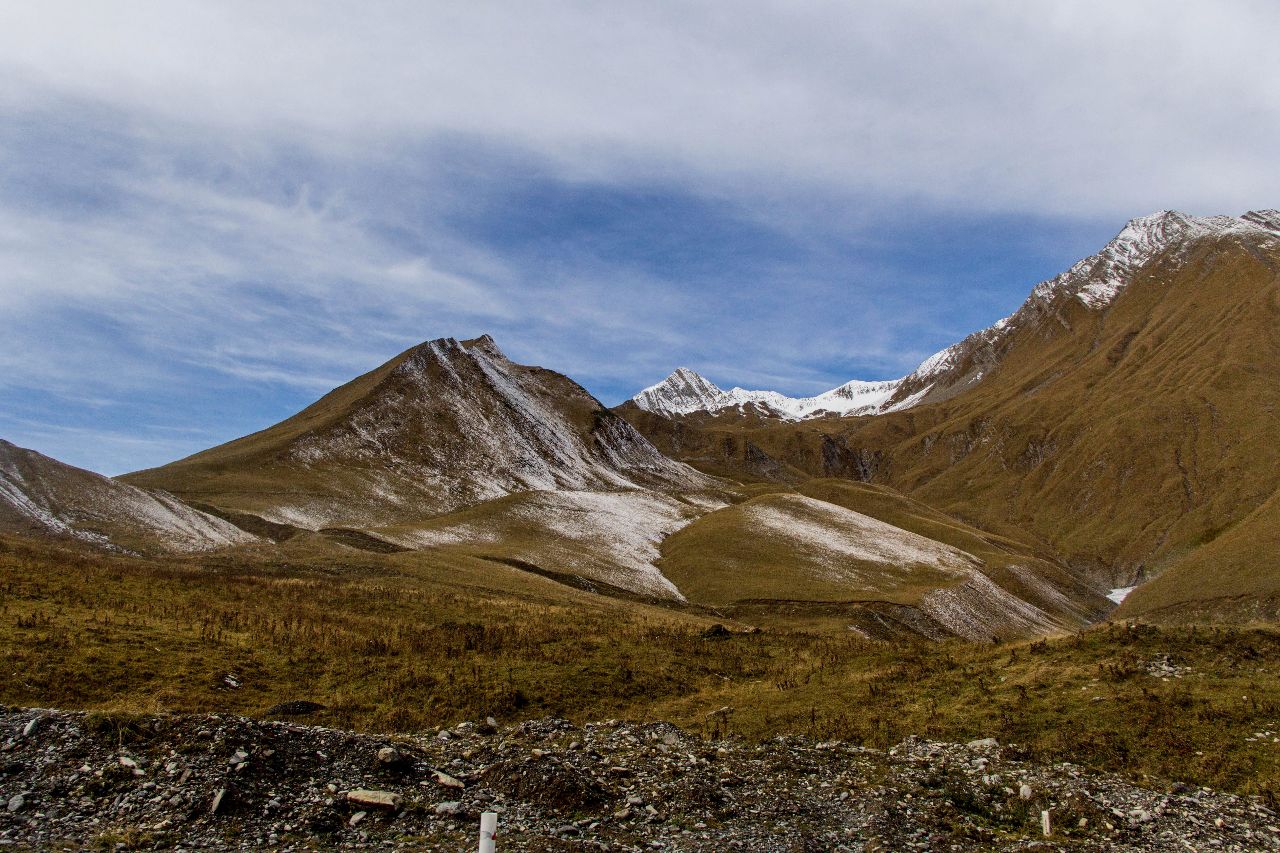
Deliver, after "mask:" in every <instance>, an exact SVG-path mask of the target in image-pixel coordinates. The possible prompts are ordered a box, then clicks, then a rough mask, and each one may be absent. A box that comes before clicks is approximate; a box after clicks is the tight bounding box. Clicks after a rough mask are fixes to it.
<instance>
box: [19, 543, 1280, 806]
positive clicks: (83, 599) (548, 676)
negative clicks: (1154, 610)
mask: <svg viewBox="0 0 1280 853" xmlns="http://www.w3.org/2000/svg"><path fill="white" fill-rule="evenodd" d="M0 546H3V547H2V548H0V649H3V652H2V657H0V661H2V665H3V668H4V672H5V674H6V675H7V676H8V677H7V678H6V679H5V681H4V686H3V688H0V701H3V702H5V703H8V704H14V705H27V706H57V707H66V708H85V709H102V710H112V711H150V712H154V711H162V710H168V711H213V710H216V711H226V712H236V713H245V714H251V715H261V714H264V713H265V712H266V710H267V709H268V708H270V707H271V706H272V705H274V704H276V703H279V702H284V701H290V700H297V699H307V700H311V701H315V702H319V703H321V704H323V705H325V706H327V709H326V710H325V711H322V712H320V713H319V714H317V715H316V716H315V717H313V718H311V719H313V720H314V721H315V722H318V723H323V724H327V725H336V726H344V727H353V728H356V729H362V730H373V731H393V732H394V731H412V730H420V729H423V728H427V727H430V726H436V725H442V724H452V723H456V722H458V721H459V720H461V719H466V718H470V719H476V718H479V717H483V716H486V715H493V716H496V717H498V718H500V719H502V720H503V721H512V720H517V719H522V718H528V717H537V716H543V715H547V714H553V715H561V716H566V717H569V718H571V719H575V720H578V721H585V720H590V719H604V718H610V717H622V718H631V719H671V720H674V721H675V722H677V723H680V724H682V725H684V726H685V727H687V728H689V729H690V730H692V731H695V732H700V733H702V734H706V735H713V734H724V733H729V734H733V735H738V736H743V737H747V738H767V737H770V736H773V735H775V734H778V733H781V732H801V733H808V734H812V735H814V736H816V737H840V738H846V739H850V740H855V741H859V742H864V743H868V744H872V745H877V746H887V745H889V744H891V743H894V742H896V741H898V740H900V739H901V738H903V737H905V736H907V735H909V734H920V735H925V736H929V737H934V738H939V739H958V740H965V739H969V738H974V737H986V736H994V737H997V738H999V739H1000V740H1001V741H1002V742H1005V743H1014V744H1018V745H1019V748H1020V749H1021V750H1022V751H1023V752H1025V753H1026V754H1030V755H1033V756H1035V757H1038V758H1042V759H1052V760H1070V761H1073V762H1076V763H1080V764H1085V765H1089V766H1094V767H1098V768H1103V769H1110V770H1117V771H1121V772H1125V773H1128V774H1130V775H1132V776H1135V777H1137V778H1141V777H1142V776H1143V775H1144V774H1150V775H1151V776H1152V777H1158V778H1177V779H1183V780H1186V781H1190V782H1199V783H1205V784H1212V785H1216V786H1219V787H1225V788H1229V789H1238V790H1242V791H1250V792H1264V793H1265V792H1269V791H1271V790H1274V789H1276V788H1277V786H1280V744H1273V743H1271V742H1270V737H1268V738H1267V739H1266V740H1265V741H1254V742H1249V741H1248V740H1247V738H1250V737H1251V736H1252V735H1253V734H1254V733H1255V732H1258V731H1263V730H1268V731H1275V730H1278V729H1280V679H1277V677H1276V674H1275V671H1274V661H1275V660H1276V659H1277V653H1280V636H1278V635H1277V634H1276V633H1275V632H1274V631H1271V630H1241V629H1207V628H1179V629H1158V628H1149V627H1142V628H1138V629H1135V630H1131V629H1128V628H1126V627H1123V626H1110V627H1102V628H1099V629H1095V630H1092V631H1089V632H1085V633H1083V634H1080V635H1076V636H1069V637H1064V638H1061V639H1057V640H1050V641H1040V642H1035V643H1023V644H1018V645H1006V646H976V645H968V644H963V643H943V644H927V643H919V644H904V645H888V644H883V643H872V642H869V641H865V640H861V639H858V638H857V637H854V636H851V635H850V633H849V632H847V631H842V630H840V629H839V624H838V623H837V622H835V621H830V620H829V621H827V622H811V621H799V620H797V621H794V622H793V623H791V624H786V623H784V622H782V621H781V620H775V622H774V623H773V624H772V625H771V627H769V628H768V629H767V630H765V631H763V632H761V633H756V634H746V633H735V634H733V635H731V636H730V637H728V638H723V639H716V638H713V637H708V636H704V634H703V632H704V630H705V629H706V627H707V625H708V624H709V621H710V620H709V619H707V618H706V617H704V616H699V615H696V614H690V613H682V612H677V611H672V610H663V609H657V608H649V607H645V606H642V605H637V604H634V603H631V604H621V603H619V602H616V601H612V600H609V599H604V598H600V597H598V596H592V595H588V594H586V593H581V592H577V591H575V590H571V589H568V588H565V587H562V586H559V585H557V584H554V583H552V582H550V581H547V580H545V579H542V578H538V577H534V576H529V575H525V574H523V573H520V572H517V571H516V570H514V569H508V568H505V567H502V566H496V565H493V564H482V563H480V562H476V563H474V564H468V563H464V562H458V563H454V564H449V565H431V564H427V563H426V562H424V560H423V557H422V556H421V555H415V554H400V555H373V554H360V553H358V552H346V553H347V556H346V557H343V558H339V557H337V556H336V555H338V554H340V553H343V552H341V551H338V550H336V549H329V550H327V551H326V550H324V549H321V548H320V547H319V546H316V549H315V550H314V551H308V550H307V549H305V548H299V549H297V550H295V551H293V552H284V553H285V554H286V556H285V557H280V556H279V555H277V559H276V560H274V561H267V560H249V559H248V558H246V557H245V556H244V555H240V556H235V557H233V556H224V557H222V558H220V559H216V560H201V561H181V562H179V561H171V562H157V561H142V560H137V559H126V558H106V557H101V556H96V555H86V554H83V553H74V552H68V551H58V550H53V549H51V548H49V547H47V546H36V545H31V544H27V543H23V542H21V541H18V540H0ZM1165 655H1168V656H1169V657H1170V658H1171V660H1172V661H1173V663H1175V664H1176V665H1178V666H1181V667H1187V668H1189V672H1188V673H1187V674H1186V675H1185V677H1183V678H1178V679H1171V680H1168V681H1165V680H1161V679H1159V678H1157V677H1153V676H1151V675H1149V674H1147V671H1146V667H1147V664H1148V663H1149V662H1150V661H1152V660H1155V659H1157V658H1160V657H1161V656H1165ZM227 675H232V676H233V677H234V678H235V679H236V680H237V682H238V683H239V684H240V686H239V688H238V689H232V688H231V686H230V685H229V684H228V683H227V682H226V680H225V677H226V676H227ZM723 708H727V709H728V710H727V711H723V712H720V709H723Z"/></svg>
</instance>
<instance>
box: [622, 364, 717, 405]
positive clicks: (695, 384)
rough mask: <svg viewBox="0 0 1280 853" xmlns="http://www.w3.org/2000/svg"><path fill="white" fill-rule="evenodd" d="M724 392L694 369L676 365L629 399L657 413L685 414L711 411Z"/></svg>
mask: <svg viewBox="0 0 1280 853" xmlns="http://www.w3.org/2000/svg"><path fill="white" fill-rule="evenodd" d="M723 396H724V392H723V391H721V390H720V389H719V388H717V387H716V385H715V383H713V382H711V381H710V380H708V379H707V378H706V377H705V376H702V375H701V374H699V373H698V372H696V371H693V370H690V369H689V368H687V367H677V368H676V369H675V372H673V373H672V374H671V375H670V376H668V377H667V378H666V379H664V380H662V381H661V382H659V383H658V384H657V385H650V386H649V387H648V388H646V389H644V390H643V391H641V392H640V393H639V394H637V395H635V397H633V398H632V399H633V400H634V401H635V404H636V405H637V406H639V407H640V408H642V409H644V410H646V411H649V412H656V413H657V414H660V415H687V414H689V413H690V412H701V411H707V412H709V411H714V410H715V409H716V408H719V406H718V405H717V403H718V402H719V400H720V399H721V398H722V397H723Z"/></svg>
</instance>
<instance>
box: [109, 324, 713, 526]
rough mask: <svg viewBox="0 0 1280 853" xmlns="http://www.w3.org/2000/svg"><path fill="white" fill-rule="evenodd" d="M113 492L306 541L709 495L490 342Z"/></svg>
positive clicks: (563, 382) (415, 360) (445, 351)
mask: <svg viewBox="0 0 1280 853" xmlns="http://www.w3.org/2000/svg"><path fill="white" fill-rule="evenodd" d="M124 479H125V480H126V481H128V482H131V483H134V484H136V485H140V486H146V487H152V488H163V489H166V490H168V491H171V492H172V493H174V494H176V495H178V496H180V497H182V498H183V499H184V500H189V501H193V502H196V503H198V504H199V505H202V506H206V505H207V506H209V507H211V508H213V509H214V510H215V511H218V512H222V513H229V512H230V513H240V514H249V515H252V516H256V517H258V518H260V519H264V520H266V521H268V522H271V523H275V524H284V525H292V526H295V527H299V528H305V529H311V530H317V529H321V528H329V527H339V526H341V527H361V528H362V527H371V526H377V525H391V524H397V523H402V522H407V521H415V520H419V519H424V518H428V517H431V516H435V515H440V514H443V513H447V512H451V511H454V510H458V509H460V508H463V507H466V506H470V505H474V504H478V503H482V502H484V501H488V500H493V499H495V498H501V497H503V496H506V495H510V494H514V493H519V492H527V491H535V490H541V491H615V490H640V489H646V490H648V489H652V490H657V491H663V492H687V491H698V490H703V489H708V488H712V487H714V486H715V485H716V484H715V482H714V481H713V480H712V479H711V478H709V477H707V476H705V475H703V474H700V473H698V472H696V471H694V470H692V469H690V468H689V467H688V466H686V465H683V464H681V463H679V462H675V461H672V460H671V459H668V458H667V457H665V456H663V455H662V454H661V453H659V452H658V451H657V450H656V449H655V448H654V447H653V445H652V444H650V443H649V441H648V440H646V439H645V438H644V437H643V436H641V435H640V434H639V433H637V432H636V431H635V430H634V429H633V428H632V427H631V425H630V424H628V423H627V422H626V421H625V420H623V419H622V418H620V417H618V416H617V415H615V414H614V413H612V412H610V411H609V410H608V409H606V408H605V407H604V406H602V405H601V404H600V402H599V401H598V400H596V399H595V398H594V397H592V396H591V395H590V394H589V393H587V391H586V390H584V389H583V388H582V387H581V386H580V385H578V384H577V383H575V382H573V381H572V380H570V379H568V378H567V377H565V376H562V375H560V374H558V373H555V372H553V371H550V370H544V369H542V368H539V367H528V366H524V365H519V364H516V363H514V362H512V361H511V360H509V359H508V358H507V357H506V356H505V355H503V354H502V352H501V350H499V349H498V347H497V345H496V344H495V343H494V341H493V339H492V338H490V337H489V336H487V335H486V336H484V337H480V338H476V339H475V340H468V341H458V340H455V339H453V338H442V339H439V340H434V341H428V342H426V343H423V344H421V345H419V346H416V347H413V348H412V349H409V350H407V351H405V352H403V353H401V354H400V355H398V356H396V357H395V358H393V359H392V360H391V361H389V362H387V363H386V364H384V365H382V366H381V367H379V368H377V369H375V370H373V371H371V372H369V373H366V374H364V375H363V376H360V377H358V378H356V379H354V380H352V381H351V382H349V383H347V384H346V385H343V386H342V387H340V388H338V389H336V390H334V391H332V392H330V393H329V394H327V395H326V396H324V397H323V398H322V399H320V400H319V401H317V402H316V403H314V404H313V405H311V406H308V407H307V408H306V409H304V410H303V411H301V412H299V413H298V414H296V415H294V416H293V417H291V418H289V419H288V420H285V421H283V422H281V423H279V424H277V425H275V426H273V427H269V428H267V429H265V430H262V431H261V432H257V433H254V434H253V435H250V436H246V437H245V438H241V439H237V440H235V441H232V442H229V443H227V444H224V445H221V446H219V447H215V448H212V449H210V450H206V451H204V452H202V453H197V454H195V455H194V456H191V457H188V458H186V459H182V460H179V461H177V462H174V463H171V464H169V465H166V466H164V467H161V468H155V469H151V470H147V471H139V472H137V473H134V474H131V475H128V476H126V477H125V478H124ZM229 517H230V516H229Z"/></svg>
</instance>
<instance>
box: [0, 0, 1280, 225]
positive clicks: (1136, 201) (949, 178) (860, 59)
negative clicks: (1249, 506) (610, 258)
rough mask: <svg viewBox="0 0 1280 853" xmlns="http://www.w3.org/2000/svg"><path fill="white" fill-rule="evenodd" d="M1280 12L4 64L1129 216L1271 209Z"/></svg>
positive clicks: (176, 52)
mask: <svg viewBox="0 0 1280 853" xmlns="http://www.w3.org/2000/svg"><path fill="white" fill-rule="evenodd" d="M1278 23H1280V10H1277V9H1276V8H1275V7H1274V5H1272V4H1265V3H1258V2H1224V3H1216V4H1203V3H1192V2H1160V3H1157V2H1149V1H1148V0H1143V1H1142V2H1133V3H1126V4H1123V5H1119V6H1117V5H1116V4H1113V3H1100V2H1083V3H1081V2H1065V0H1058V2H1048V3H1039V4H1035V5H1028V4H1025V3H1014V2H1006V3H990V2H981V3H979V2H956V3H947V4H938V3H929V2H920V1H919V0H918V1H917V2H903V3H893V4H871V5H869V6H868V5H866V4H859V5H850V4H847V3H837V2H811V3H806V4H784V3H777V2H766V1H765V0H756V2H743V3H735V4H733V6H732V7H731V8H729V7H725V6H724V5H723V4H713V3H703V4H686V3H681V4H675V3H663V2H657V3H643V4H639V3H637V4H595V3H576V4H575V3H568V4H566V3H550V2H527V3H520V4H516V5H512V4H506V3H503V4H499V3H468V4H422V3H408V2H405V3H396V2H383V3H378V4H339V3H315V2H306V3H302V2H280V3H272V4H265V5H264V4H260V3H247V2H234V0H232V2H223V3H192V2H158V1H157V2H133V3H105V2H102V3H87V4H86V3H82V2H74V3H71V2H48V3H41V4H38V5H36V4H14V5H13V6H12V7H11V8H9V9H7V10H6V11H5V12H4V13H3V20H0V24H2V26H0V56H3V57H5V59H4V60H3V62H4V67H5V75H4V76H5V77H6V79H8V80H9V81H10V83H9V86H8V87H7V88H8V89H9V97H10V99H11V100H18V101H22V100H26V101H28V102H31V101H38V100H40V99H42V98H45V97H47V95H48V93H49V92H53V93H55V94H58V95H61V96H68V97H75V98H81V99H84V100H86V101H89V102H92V103H108V104H112V105H114V106H117V107H120V108H122V109H125V110H131V111H138V112H140V113H144V114H147V115H151V116H158V117H163V118H164V119H165V120H167V121H174V122H181V123H183V124H185V125H188V126H191V127H196V128H203V129H212V130H214V131H216V132H224V133H228V134H232V135H235V136H237V137H239V138H246V139H259V138H263V137H265V138H272V139H281V138H302V139H306V140H308V144H311V145H320V146H323V147H326V148H327V149H329V150H335V151H336V150H343V151H346V152H347V153H348V154H349V155H358V156H374V157H376V156H378V155H379V153H380V152H381V151H383V150H385V146H386V145H388V144H393V143H394V141H395V140H406V139H421V138H425V137H440V136H448V135H458V136H464V137H477V138H482V139H497V140H502V141H503V143H504V144H507V145H510V146H513V147H516V148H520V149H524V150H528V151H532V152H536V153H537V154H538V155H539V156H542V157H545V158H548V159H549V160H550V161H553V162H554V163H556V164H557V168H558V169H559V170H560V171H561V172H562V173H564V174H566V175H573V176H577V177H579V178H583V179H590V180H623V181H629V180H636V179H638V178H644V179H654V178H659V177H661V178H668V179H682V180H697V181H700V182H706V183H707V184H708V185H713V186H718V187H720V188H722V189H724V190H726V191H740V190H741V189H742V187H743V185H747V186H749V185H751V184H760V183H761V182H778V181H788V182H798V183H801V184H805V185H809V186H824V187H832V186H835V187H839V188H842V189H843V190H846V191H857V192H866V191H876V192H889V193H893V194H895V195H901V196H904V197H920V198H925V199H929V200H931V201H933V202H935V203H940V204H952V205H954V204H959V205H964V206H967V207H972V206H976V205H982V206H986V207H988V208H990V209H997V210H1008V209H1019V210H1035V211H1044V210H1046V209H1052V210H1055V211H1059V212H1061V211H1069V212H1072V213H1077V214H1085V215H1093V214H1098V213H1104V214H1108V215H1113V214H1116V213H1132V212H1133V211H1135V210H1147V209H1149V208H1152V207H1164V206H1176V205H1182V206H1187V207H1190V208H1193V209H1195V210H1198V211H1203V212H1212V211H1217V210H1226V211H1237V210H1240V209H1243V208H1245V207H1248V206H1250V205H1255V204H1258V203H1264V202H1266V201H1268V200H1269V199H1274V197H1275V196H1276V195H1277V194H1278V193H1277V189H1278V188H1280V187H1278V186H1277V183H1280V177H1275V176H1274V175H1273V174H1272V171H1273V170H1271V169H1270V168H1269V165H1270V164H1269V154H1268V152H1267V150H1266V146H1265V142H1266V140H1269V139H1274V138H1275V137H1276V132H1277V130H1280V126H1278V124H1280V117H1278V116H1280V113H1278V112H1277V110H1276V107H1277V100H1278V98H1280V68H1277V66H1276V64H1275V63H1274V62H1272V61H1271V60H1270V56H1271V34H1273V33H1274V32H1275V31H1276V25H1277V24H1278ZM1224 128H1231V129H1232V131H1231V132H1229V133H1224V132H1223V129H1224ZM1223 164H1232V165H1234V166H1235V169H1233V170H1232V171H1233V172H1236V174H1232V175H1229V176H1228V177H1229V180H1228V181H1225V182H1224V181H1223V180H1222V166H1223ZM1240 173H1243V175H1247V176H1250V177H1251V178H1252V181H1242V180H1240V179H1239V177H1240Z"/></svg>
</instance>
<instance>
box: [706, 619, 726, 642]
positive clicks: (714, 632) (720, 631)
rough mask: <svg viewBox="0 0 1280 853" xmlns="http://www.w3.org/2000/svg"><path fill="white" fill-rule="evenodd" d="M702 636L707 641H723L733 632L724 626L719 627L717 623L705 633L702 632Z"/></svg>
mask: <svg viewBox="0 0 1280 853" xmlns="http://www.w3.org/2000/svg"><path fill="white" fill-rule="evenodd" d="M702 636H703V638H705V639H708V640H724V639H728V638H729V637H732V636H733V632H732V631H730V630H729V629H728V628H726V627H725V626H723V625H721V624H720V623H719V622H717V623H716V624H714V625H712V626H711V627H710V628H707V629H706V630H705V631H703V632H702Z"/></svg>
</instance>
